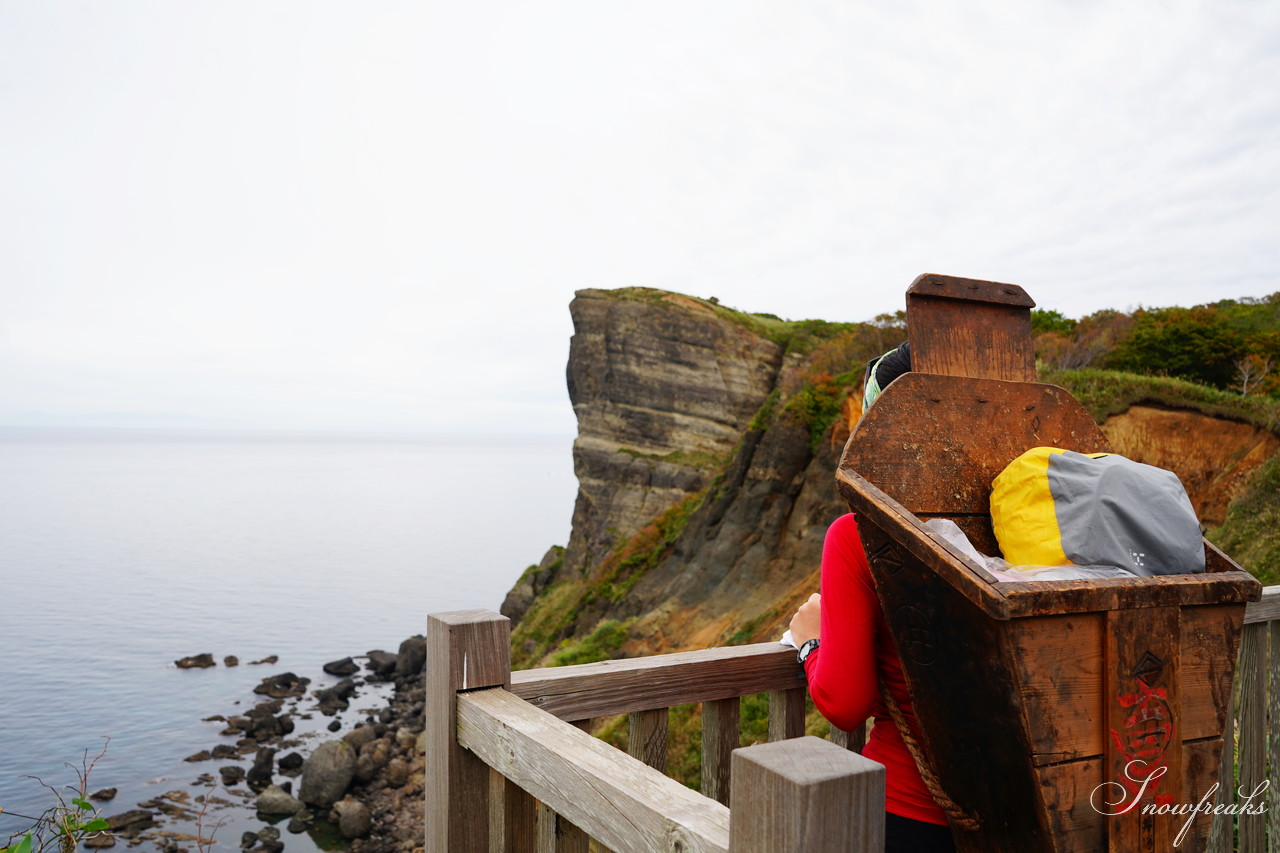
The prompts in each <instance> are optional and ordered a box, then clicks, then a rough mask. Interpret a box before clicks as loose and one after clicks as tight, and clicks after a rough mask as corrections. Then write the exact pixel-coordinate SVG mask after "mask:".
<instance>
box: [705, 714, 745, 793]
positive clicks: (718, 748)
mask: <svg viewBox="0 0 1280 853" xmlns="http://www.w3.org/2000/svg"><path fill="white" fill-rule="evenodd" d="M740 716H741V704H740V702H739V701H738V697H737V696H734V697H733V698H732V699H713V700H711V701H709V702H703V703H702V793H703V794H705V795H707V796H708V797H710V798H711V799H713V800H716V801H717V802H720V803H724V804H725V805H726V806H727V805H729V791H730V790H731V789H730V785H729V763H730V762H731V761H732V760H733V751H734V750H735V749H737V748H738V739H739V735H738V731H739V729H738V721H739V718H740Z"/></svg>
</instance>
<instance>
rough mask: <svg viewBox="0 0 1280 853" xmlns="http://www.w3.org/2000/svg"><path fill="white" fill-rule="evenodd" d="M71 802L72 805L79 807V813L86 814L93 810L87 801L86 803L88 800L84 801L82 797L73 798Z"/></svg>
mask: <svg viewBox="0 0 1280 853" xmlns="http://www.w3.org/2000/svg"><path fill="white" fill-rule="evenodd" d="M71 802H72V803H74V804H75V805H77V806H79V807H80V810H81V811H86V812H87V811H92V810H93V806H92V805H91V804H90V803H89V801H88V800H86V799H85V798H84V797H76V798H75V799H73V800H72V801H71Z"/></svg>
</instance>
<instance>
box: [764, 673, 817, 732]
mask: <svg viewBox="0 0 1280 853" xmlns="http://www.w3.org/2000/svg"><path fill="white" fill-rule="evenodd" d="M807 695H808V691H807V690H806V689H805V686H804V685H803V684H802V685H800V686H799V687H793V688H791V689H790V690H771V691H769V741H770V742H773V741H778V740H787V739H789V738H797V737H801V736H803V735H804V700H805V698H806V697H807Z"/></svg>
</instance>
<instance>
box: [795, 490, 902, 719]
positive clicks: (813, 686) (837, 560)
mask: <svg viewBox="0 0 1280 853" xmlns="http://www.w3.org/2000/svg"><path fill="white" fill-rule="evenodd" d="M879 608H880V603H879V601H878V599H877V598H876V591H875V587H874V586H872V583H871V572H870V570H869V569H868V568H867V561H866V555H865V554H864V553H863V550H862V540H861V539H859V537H858V528H857V526H856V525H855V523H854V518H853V515H852V514H850V515H844V516H841V517H840V518H838V519H836V520H835V522H834V523H833V524H832V525H831V527H829V528H828V529H827V538H826V540H825V542H824V543H823V546H822V595H821V598H819V597H818V596H813V597H811V598H810V599H809V601H807V602H805V604H804V605H802V606H801V608H800V610H799V611H798V612H797V613H796V616H795V618H793V619H792V621H791V633H792V636H793V637H794V639H795V641H796V644H797V645H801V644H803V642H804V641H805V640H807V639H809V638H810V637H812V636H814V634H813V627H814V625H815V623H817V625H818V626H819V630H820V632H821V633H820V640H821V642H820V645H819V646H818V648H817V649H816V650H814V651H813V652H812V653H811V654H810V655H809V658H808V660H806V661H805V673H806V675H807V676H808V678H809V694H810V695H811V696H812V697H813V703H814V705H816V706H817V708H818V710H819V711H820V712H821V713H822V716H824V717H826V718H827V719H828V720H829V721H831V723H832V724H833V725H835V726H837V727H839V728H841V729H845V730H851V729H854V728H856V727H858V726H860V725H862V723H863V722H864V721H865V720H866V719H867V717H870V716H871V709H872V707H873V705H874V703H875V701H876V697H877V696H878V695H879V688H878V686H877V683H876V678H877V676H876V656H875V642H876V621H877V616H878V614H879ZM815 617H816V618H815Z"/></svg>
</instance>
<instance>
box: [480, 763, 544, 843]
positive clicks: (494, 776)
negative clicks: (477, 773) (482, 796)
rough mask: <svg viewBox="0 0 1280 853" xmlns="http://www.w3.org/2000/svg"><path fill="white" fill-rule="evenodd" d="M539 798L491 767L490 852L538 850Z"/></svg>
mask: <svg viewBox="0 0 1280 853" xmlns="http://www.w3.org/2000/svg"><path fill="white" fill-rule="evenodd" d="M535 805H536V801H535V800H534V799H533V797H531V796H529V795H528V794H526V793H525V792H524V791H522V790H521V789H520V786H519V785H516V784H515V783H513V782H512V781H511V780H510V779H508V778H507V777H505V776H503V775H502V774H501V773H499V772H498V771H497V770H494V769H492V768H490V769H489V853H535V849H536V843H537V835H536V832H535V828H536V824H535V812H534V807H535Z"/></svg>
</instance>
